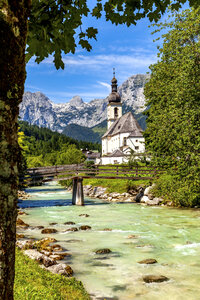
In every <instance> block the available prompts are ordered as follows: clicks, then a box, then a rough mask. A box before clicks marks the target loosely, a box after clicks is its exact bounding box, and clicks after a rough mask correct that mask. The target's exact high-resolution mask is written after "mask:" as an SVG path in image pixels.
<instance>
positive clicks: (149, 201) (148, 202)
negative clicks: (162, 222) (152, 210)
mask: <svg viewBox="0 0 200 300" xmlns="http://www.w3.org/2000/svg"><path fill="white" fill-rule="evenodd" d="M162 201H163V199H162V198H157V197H155V198H153V200H150V199H148V200H147V201H146V204H147V205H158V204H159V203H161V202H162Z"/></svg>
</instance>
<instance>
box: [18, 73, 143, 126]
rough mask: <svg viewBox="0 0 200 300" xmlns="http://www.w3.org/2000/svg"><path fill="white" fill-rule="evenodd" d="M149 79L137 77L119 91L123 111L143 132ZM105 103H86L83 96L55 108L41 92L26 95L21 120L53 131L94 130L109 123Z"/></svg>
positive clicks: (132, 78)
mask: <svg viewBox="0 0 200 300" xmlns="http://www.w3.org/2000/svg"><path fill="white" fill-rule="evenodd" d="M148 78H149V75H144V74H138V75H133V76H131V77H130V78H128V79H127V80H126V81H125V82H124V83H123V84H122V85H121V86H120V87H119V93H120V94H121V97H122V102H123V111H124V112H127V111H132V112H133V113H134V114H135V116H136V118H137V119H138V121H139V123H140V124H141V126H142V127H143V128H144V126H145V125H144V124H145V121H144V119H145V118H144V116H141V112H142V111H143V110H144V108H145V97H144V94H143V91H144V84H145V82H146V81H147V80H148ZM106 107H107V98H106V99H94V100H92V101H90V102H89V103H85V102H83V100H82V99H81V97H80V96H74V97H73V98H72V99H71V100H70V101H69V102H68V103H62V104H56V103H54V102H52V101H51V100H50V99H49V98H47V97H46V96H45V95H44V94H42V93H41V92H36V93H31V92H25V93H24V97H23V102H22V103H21V105H20V117H21V120H23V121H27V122H29V123H30V124H35V125H38V126H40V127H47V128H50V129H51V130H53V131H58V132H62V131H63V130H64V128H65V127H66V126H67V125H69V124H77V125H81V126H85V127H94V126H95V125H97V124H99V123H101V122H103V121H105V120H106Z"/></svg>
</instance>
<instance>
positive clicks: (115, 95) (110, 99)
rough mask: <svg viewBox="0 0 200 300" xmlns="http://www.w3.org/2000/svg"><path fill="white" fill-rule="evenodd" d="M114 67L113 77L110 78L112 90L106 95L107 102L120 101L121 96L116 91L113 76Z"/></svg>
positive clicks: (115, 80) (115, 82) (115, 81)
mask: <svg viewBox="0 0 200 300" xmlns="http://www.w3.org/2000/svg"><path fill="white" fill-rule="evenodd" d="M114 70H115V69H113V79H112V80H111V87H112V92H111V93H110V95H109V96H108V102H109V103H110V102H121V96H120V94H119V93H118V92H117V79H116V78H115V71H114Z"/></svg>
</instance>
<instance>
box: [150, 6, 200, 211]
mask: <svg viewBox="0 0 200 300" xmlns="http://www.w3.org/2000/svg"><path fill="white" fill-rule="evenodd" d="M162 29H165V31H166V29H168V30H169V31H168V32H167V33H165V34H163V36H162V37H163V45H162V47H161V48H160V50H159V54H158V55H159V61H158V62H157V63H156V64H154V65H152V66H151V67H150V69H151V78H150V80H149V82H148V83H147V84H146V86H145V96H146V98H147V99H148V102H147V104H148V105H149V107H150V108H149V109H148V111H147V130H146V131H145V139H146V147H147V149H148V150H149V151H151V153H152V155H153V159H154V161H155V162H156V163H157V164H162V165H164V166H168V167H169V171H168V173H169V174H171V176H172V178H171V180H172V182H173V183H174V185H173V184H172V185H171V189H172V193H171V197H172V200H174V202H175V203H176V204H177V205H184V206H194V205H197V204H200V9H199V8H198V9H191V10H186V11H184V12H182V13H178V14H174V15H173V16H172V21H171V22H166V23H164V24H160V25H159V31H160V30H162ZM168 179H169V177H168Z"/></svg>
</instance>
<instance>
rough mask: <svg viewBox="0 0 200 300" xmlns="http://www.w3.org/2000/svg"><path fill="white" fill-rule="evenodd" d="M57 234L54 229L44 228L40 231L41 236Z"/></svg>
mask: <svg viewBox="0 0 200 300" xmlns="http://www.w3.org/2000/svg"><path fill="white" fill-rule="evenodd" d="M56 232H58V230H56V229H54V228H45V229H42V231H41V233H42V234H45V233H56Z"/></svg>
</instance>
